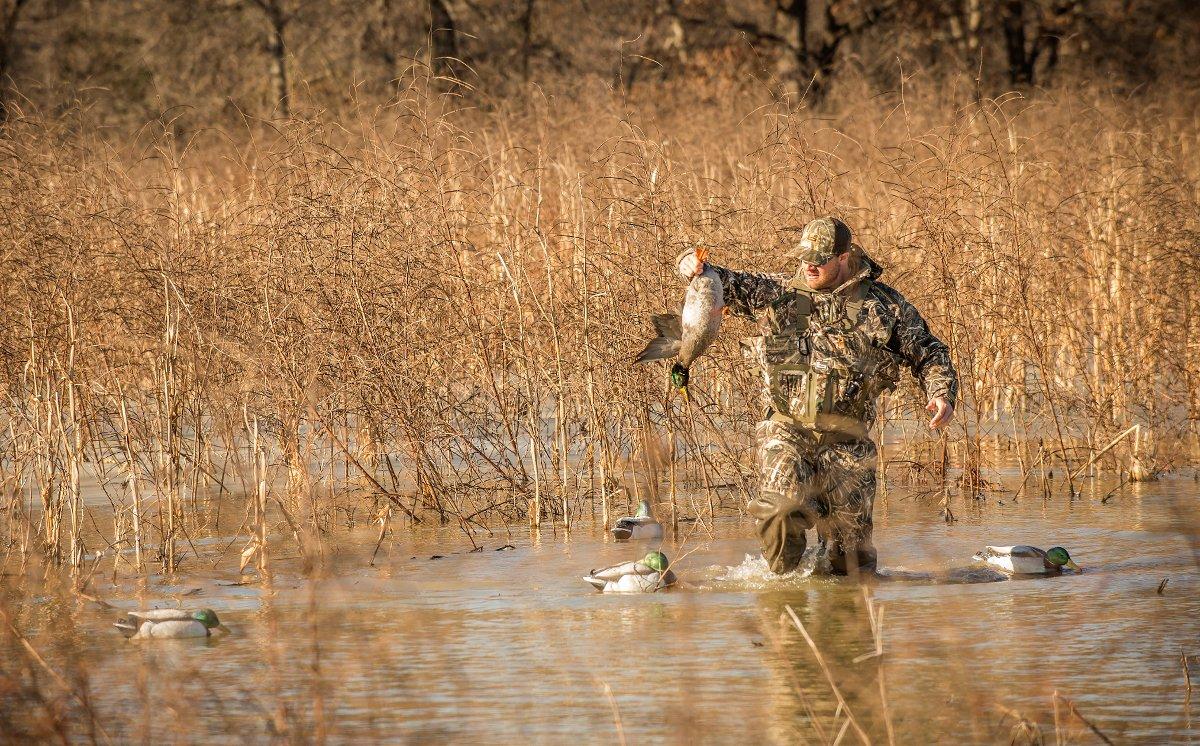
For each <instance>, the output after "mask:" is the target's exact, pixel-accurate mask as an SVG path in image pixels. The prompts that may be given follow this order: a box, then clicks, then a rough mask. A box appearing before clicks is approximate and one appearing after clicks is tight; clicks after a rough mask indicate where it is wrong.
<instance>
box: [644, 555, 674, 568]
mask: <svg viewBox="0 0 1200 746" xmlns="http://www.w3.org/2000/svg"><path fill="white" fill-rule="evenodd" d="M642 564H643V565H645V566H646V567H653V568H654V569H655V571H657V572H665V571H666V569H667V565H668V564H669V563H668V561H667V555H665V554H663V553H662V552H650V553H649V554H647V555H646V556H645V557H643V558H642Z"/></svg>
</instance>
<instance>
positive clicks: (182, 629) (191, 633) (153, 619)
mask: <svg viewBox="0 0 1200 746" xmlns="http://www.w3.org/2000/svg"><path fill="white" fill-rule="evenodd" d="M113 626H114V627H116V628H117V629H119V630H121V634H123V635H125V636H126V637H130V638H136V639H143V638H147V637H162V638H183V637H208V636H209V635H211V634H212V631H213V630H214V629H219V630H221V631H222V632H228V631H229V628H228V627H226V626H225V625H224V624H221V620H220V619H217V613H216V612H215V611H213V610H212V609H200V610H199V611H185V610H184V609H151V610H149V611H131V612H129V613H128V614H126V615H125V616H123V617H121V618H120V619H118V620H117V621H116V623H115V624H113Z"/></svg>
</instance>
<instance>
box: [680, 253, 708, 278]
mask: <svg viewBox="0 0 1200 746" xmlns="http://www.w3.org/2000/svg"><path fill="white" fill-rule="evenodd" d="M679 274H680V275H682V276H683V279H685V280H690V279H692V278H693V277H699V276H700V275H702V274H704V262H702V261H700V259H699V257H697V256H696V253H695V252H689V253H687V254H684V255H683V258H682V259H680V260H679Z"/></svg>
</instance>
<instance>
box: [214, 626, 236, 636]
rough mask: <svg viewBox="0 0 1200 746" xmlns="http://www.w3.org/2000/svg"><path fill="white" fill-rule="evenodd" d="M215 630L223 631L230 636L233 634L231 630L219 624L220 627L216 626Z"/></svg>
mask: <svg viewBox="0 0 1200 746" xmlns="http://www.w3.org/2000/svg"><path fill="white" fill-rule="evenodd" d="M214 629H219V630H221V631H222V632H224V633H225V634H227V635H228V634H232V630H230V629H229V628H228V627H226V626H225V625H224V624H218V625H217V626H216V627H215V628H214Z"/></svg>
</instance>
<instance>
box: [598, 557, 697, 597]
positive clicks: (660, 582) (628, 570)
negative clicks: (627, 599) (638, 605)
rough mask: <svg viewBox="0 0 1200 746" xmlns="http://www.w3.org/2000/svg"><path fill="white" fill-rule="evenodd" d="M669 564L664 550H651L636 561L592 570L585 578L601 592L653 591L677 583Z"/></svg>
mask: <svg viewBox="0 0 1200 746" xmlns="http://www.w3.org/2000/svg"><path fill="white" fill-rule="evenodd" d="M669 564H670V563H669V562H668V561H667V556H666V555H665V554H663V553H662V552H650V553H649V554H647V555H646V556H645V557H643V558H642V559H640V560H638V561H636V562H626V563H624V564H620V565H614V566H613V567H607V568H605V569H603V570H592V571H591V572H590V573H588V574H587V575H585V576H584V578H583V579H584V580H585V581H587V582H588V583H591V585H592V587H593V588H595V589H596V590H598V591H600V592H601V593H653V592H654V591H657V590H659V589H660V588H666V587H668V586H671V585H674V584H675V579H676V578H675V573H673V572H671V571H670V570H669V569H667V568H668V566H669Z"/></svg>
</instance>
